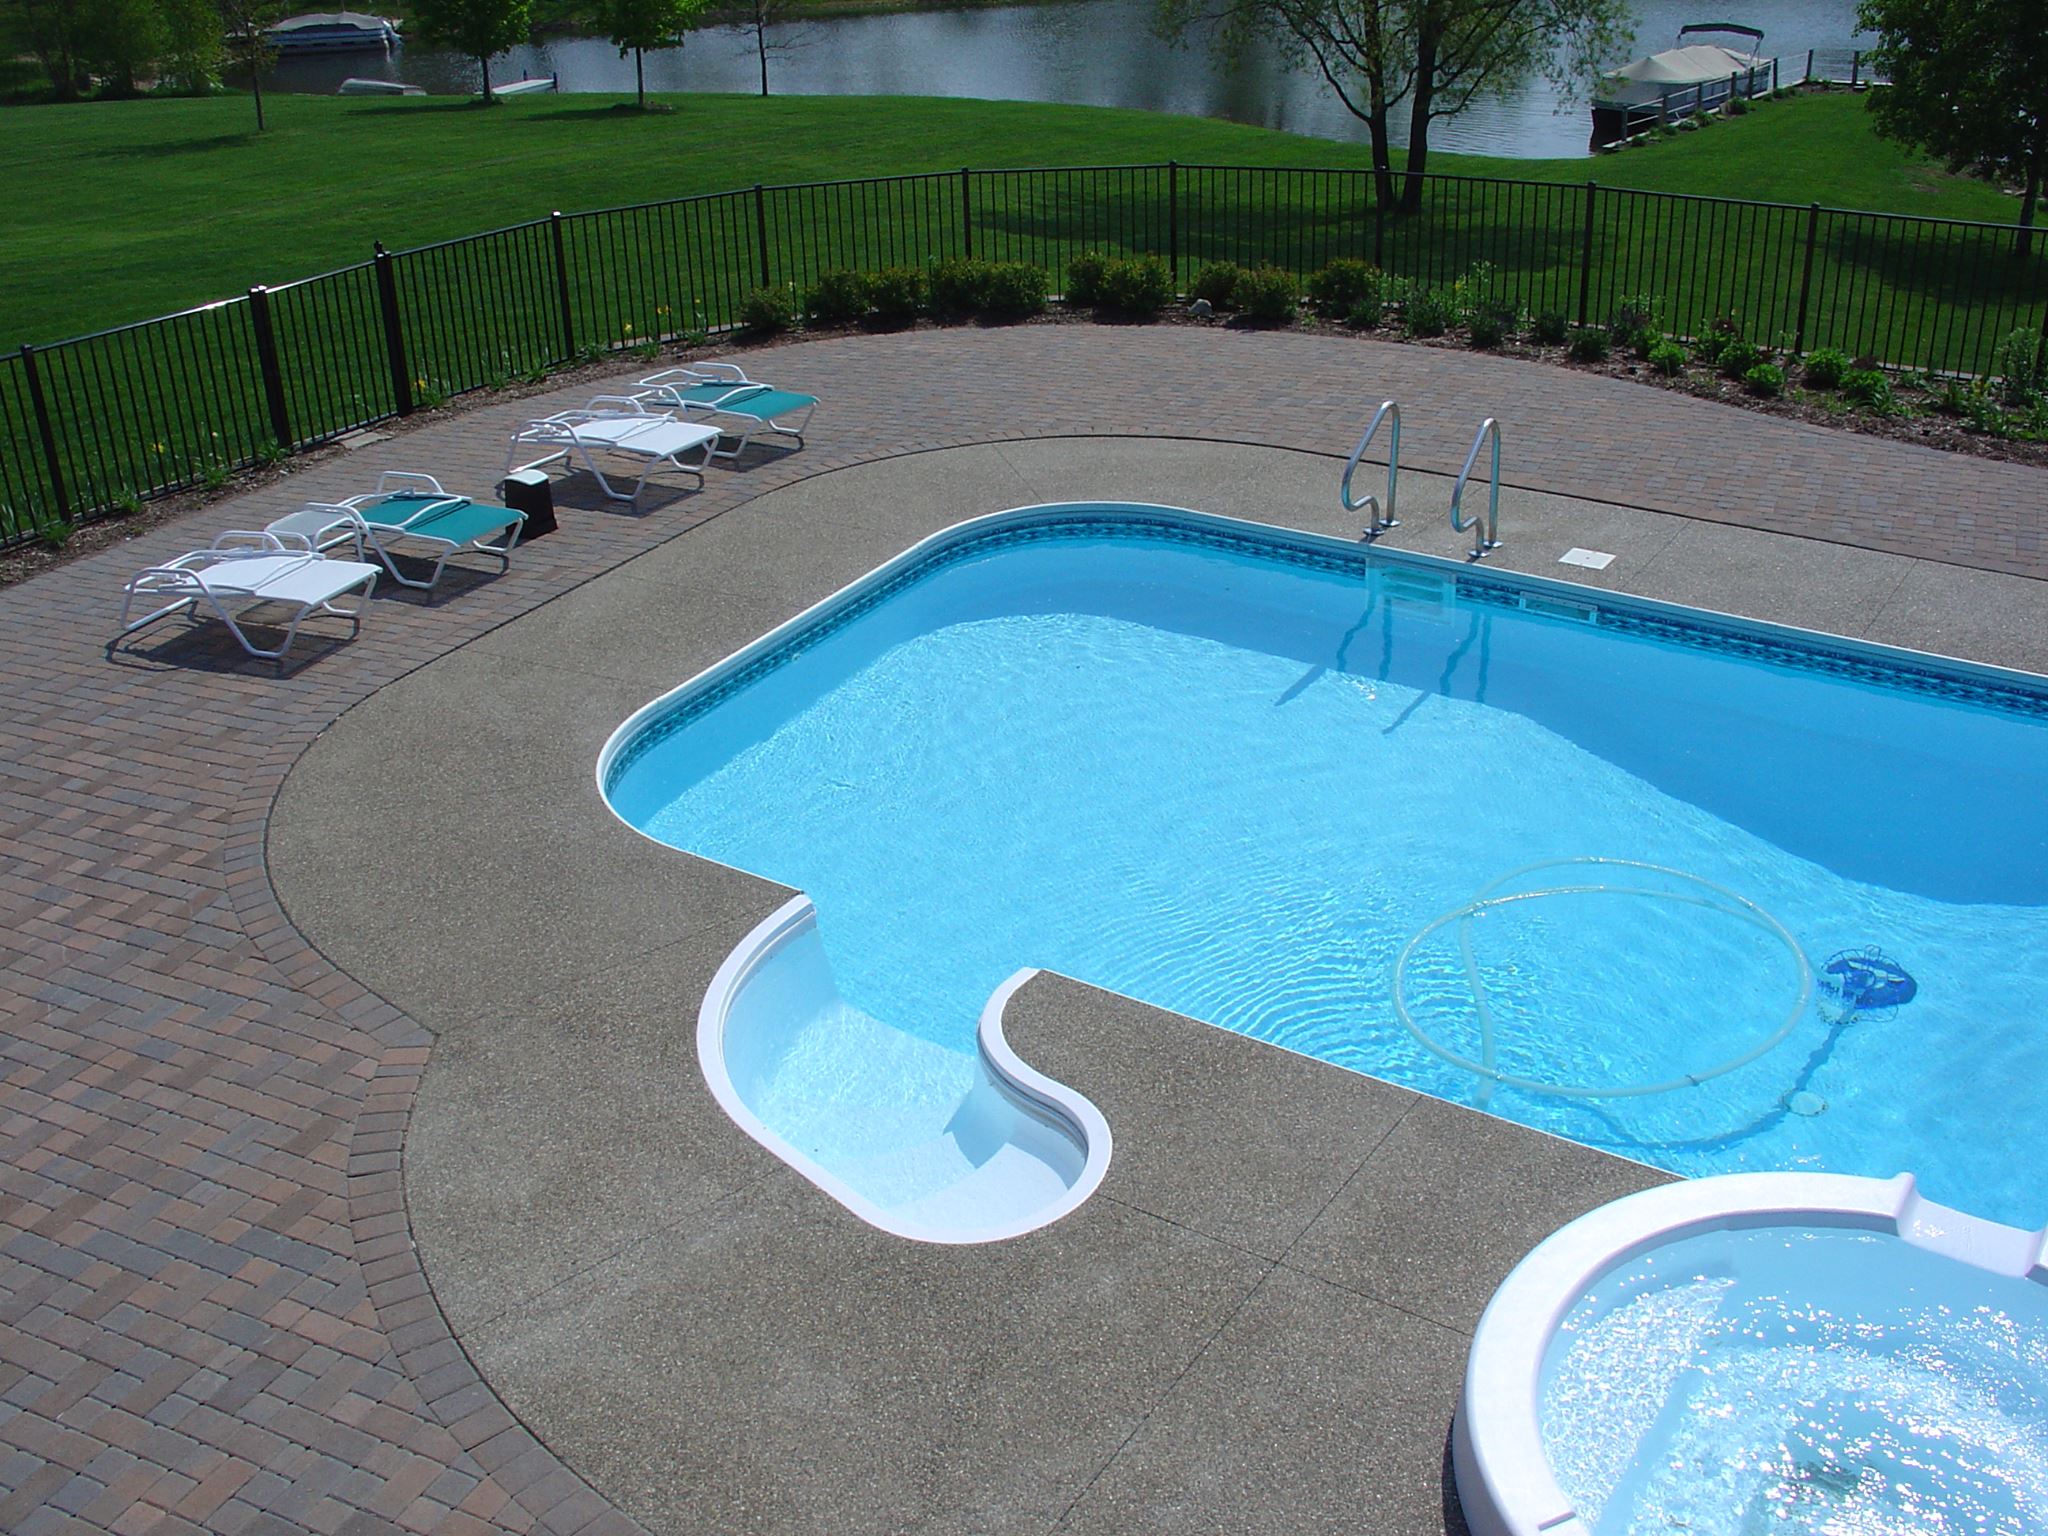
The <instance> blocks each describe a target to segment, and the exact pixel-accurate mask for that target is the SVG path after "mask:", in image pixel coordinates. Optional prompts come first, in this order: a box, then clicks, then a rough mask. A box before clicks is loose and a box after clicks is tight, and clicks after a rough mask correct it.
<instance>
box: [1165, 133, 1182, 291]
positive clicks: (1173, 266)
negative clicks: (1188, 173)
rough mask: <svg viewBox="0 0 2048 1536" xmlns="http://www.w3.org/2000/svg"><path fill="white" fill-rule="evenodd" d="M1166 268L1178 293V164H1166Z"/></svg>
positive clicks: (1171, 161)
mask: <svg viewBox="0 0 2048 1536" xmlns="http://www.w3.org/2000/svg"><path fill="white" fill-rule="evenodd" d="M1166 268H1167V271H1169V272H1170V273H1172V275H1173V291H1174V292H1175V293H1179V292H1180V162H1179V161H1178V160H1169V161H1167V162H1166Z"/></svg>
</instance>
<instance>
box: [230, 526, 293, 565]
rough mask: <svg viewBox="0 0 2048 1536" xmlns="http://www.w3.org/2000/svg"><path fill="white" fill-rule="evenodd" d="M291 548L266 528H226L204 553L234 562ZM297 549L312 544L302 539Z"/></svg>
mask: <svg viewBox="0 0 2048 1536" xmlns="http://www.w3.org/2000/svg"><path fill="white" fill-rule="evenodd" d="M292 547H293V546H291V545H288V544H286V543H285V541H284V538H283V537H281V536H280V535H278V534H275V533H272V532H271V531H270V530H269V529H267V528H228V529H224V530H222V531H221V532H220V533H218V534H216V535H215V536H214V540H213V543H212V545H211V546H210V547H209V548H208V549H207V551H206V553H208V554H210V555H213V556H214V557H216V558H217V559H222V560H235V559H247V558H250V557H251V556H256V555H276V554H282V553H283V552H284V551H285V550H287V549H289V548H292ZM298 547H302V548H306V549H310V548H312V544H311V543H310V542H309V541H308V540H306V539H304V538H303V537H302V538H300V540H299V546H298Z"/></svg>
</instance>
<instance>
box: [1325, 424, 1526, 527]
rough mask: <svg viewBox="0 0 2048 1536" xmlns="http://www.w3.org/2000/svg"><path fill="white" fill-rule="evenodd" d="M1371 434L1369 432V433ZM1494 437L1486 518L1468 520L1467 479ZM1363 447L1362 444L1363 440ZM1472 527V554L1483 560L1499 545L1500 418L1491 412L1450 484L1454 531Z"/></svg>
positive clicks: (1481, 425) (1487, 489)
mask: <svg viewBox="0 0 2048 1536" xmlns="http://www.w3.org/2000/svg"><path fill="white" fill-rule="evenodd" d="M1368 435H1370V434H1368ZM1489 438H1491V439H1492V440H1493V462H1492V467H1491V469H1490V471H1489V473H1488V475H1487V488H1486V522H1485V524H1484V525H1483V526H1482V524H1481V523H1480V521H1479V519H1478V518H1476V517H1475V518H1473V519H1472V520H1471V521H1470V522H1469V523H1468V522H1467V521H1465V518H1464V514H1463V513H1462V511H1461V510H1460V509H1461V507H1462V506H1463V505H1464V501H1465V482H1466V481H1468V480H1470V479H1471V478H1472V466H1473V465H1474V464H1477V463H1478V462H1479V450H1480V449H1481V448H1482V447H1484V446H1485V444H1486V442H1487V440H1488V439H1489ZM1360 446H1361V447H1363V446H1364V445H1363V444H1360ZM1467 528H1470V529H1471V530H1472V558H1473V559H1474V560H1483V559H1484V558H1486V552H1487V551H1488V550H1489V549H1499V548H1500V422H1499V421H1497V420H1496V419H1495V418H1493V417H1491V416H1489V417H1487V418H1486V420H1484V421H1482V422H1481V423H1479V435H1478V436H1477V437H1475V438H1473V439H1472V451H1471V452H1470V453H1468V454H1466V455H1465V467H1464V468H1463V469H1461V470H1459V471H1458V483H1457V484H1456V485H1455V486H1453V487H1452V488H1451V532H1453V533H1463V532H1464V531H1465V530H1466V529H1467Z"/></svg>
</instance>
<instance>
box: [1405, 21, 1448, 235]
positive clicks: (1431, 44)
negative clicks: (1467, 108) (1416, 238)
mask: <svg viewBox="0 0 2048 1536" xmlns="http://www.w3.org/2000/svg"><path fill="white" fill-rule="evenodd" d="M1438 36H1439V34H1438V32H1437V30H1436V28H1435V26H1434V25H1432V24H1431V22H1430V21H1429V20H1428V19H1425V20H1424V23H1423V26H1422V28H1421V35H1420V36H1419V37H1418V38H1417V40H1416V45H1415V92H1414V94H1413V95H1412V96H1410V97H1409V100H1408V174H1407V177H1406V179H1405V181H1404V183H1403V185H1402V187H1401V211H1402V212H1403V213H1420V212H1421V211H1422V177H1423V174H1424V173H1425V172H1426V171H1427V170H1428V169H1429V109H1430V106H1431V104H1432V103H1434V102H1435V100H1436V60H1437V39H1438Z"/></svg>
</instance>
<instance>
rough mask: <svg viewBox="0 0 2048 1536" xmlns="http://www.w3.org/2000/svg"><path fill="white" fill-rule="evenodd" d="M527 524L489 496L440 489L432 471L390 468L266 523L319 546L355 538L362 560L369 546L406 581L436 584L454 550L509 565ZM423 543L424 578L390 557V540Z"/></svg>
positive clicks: (394, 576) (421, 585)
mask: <svg viewBox="0 0 2048 1536" xmlns="http://www.w3.org/2000/svg"><path fill="white" fill-rule="evenodd" d="M525 526H526V514H525V513H524V512H514V511H513V510H512V509H511V508H510V507H500V506H496V505H493V504H492V503H490V502H487V501H471V500H470V499H469V498H468V497H467V496H455V495H451V494H450V493H449V492H447V491H445V490H443V489H442V488H441V482H440V481H438V480H436V479H435V478H434V477H433V476H432V475H420V474H413V473H411V472H410V471H406V470H386V471H385V472H384V473H383V474H381V475H379V476H378V477H377V489H376V490H374V491H369V492H366V493H364V494H363V495H360V496H350V497H348V498H346V499H345V500H342V501H309V502H307V503H306V504H305V505H304V506H303V507H301V508H299V510H298V511H296V512H291V513H287V514H286V515H285V516H283V517H281V518H279V519H278V520H277V521H276V522H274V523H271V524H270V525H269V528H268V531H269V532H271V533H281V534H282V533H292V534H300V535H303V536H304V537H306V538H308V539H310V540H311V541H312V544H313V548H314V549H315V550H317V551H319V552H321V553H323V554H324V553H325V552H326V551H328V550H330V549H334V548H336V547H338V546H340V545H343V544H352V545H353V546H354V547H355V554H356V558H357V559H358V560H360V559H362V558H363V555H364V553H365V552H366V551H368V552H372V553H374V554H375V555H376V557H377V558H378V559H379V560H381V561H382V562H383V563H384V569H386V570H387V571H389V572H390V573H391V579H392V580H393V581H395V582H397V583H398V584H399V585H400V586H402V587H415V588H418V589H420V590H423V591H425V590H431V589H432V588H433V587H435V586H436V585H438V584H439V582H440V580H441V572H442V571H443V570H445V569H446V568H447V565H448V562H449V560H451V559H452V558H453V557H455V556H456V555H462V554H478V555H489V556H490V557H491V558H492V559H494V560H496V561H497V562H498V564H499V565H500V566H501V567H503V568H504V569H506V570H510V569H511V568H512V559H511V556H512V550H513V547H514V546H515V545H517V544H518V542H519V533H520V530H521V529H522V528H524V527H525ZM407 543H412V544H420V545H425V546H426V548H427V549H428V550H429V551H432V552H434V554H435V558H434V569H433V571H432V573H431V574H429V575H428V576H427V577H426V578H425V579H424V580H421V579H419V578H417V577H412V576H407V575H406V574H405V573H404V572H403V571H401V570H400V569H399V568H398V562H397V561H396V560H394V559H393V558H392V553H393V546H395V545H403V544H407Z"/></svg>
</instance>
